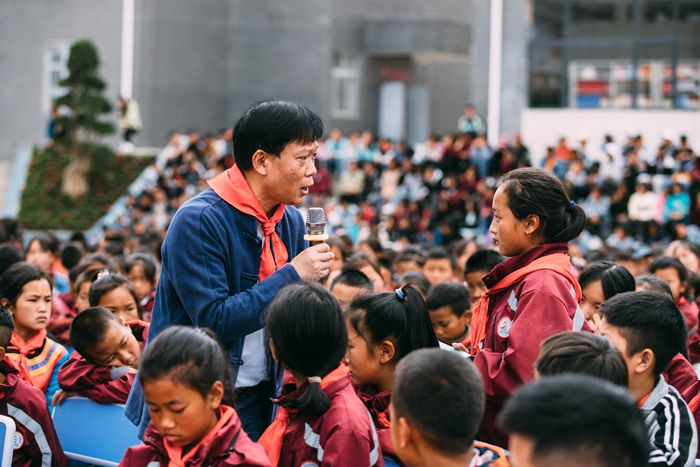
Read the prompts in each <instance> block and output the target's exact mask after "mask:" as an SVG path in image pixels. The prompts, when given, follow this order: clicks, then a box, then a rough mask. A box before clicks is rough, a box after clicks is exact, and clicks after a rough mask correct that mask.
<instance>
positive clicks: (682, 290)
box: [649, 256, 700, 364]
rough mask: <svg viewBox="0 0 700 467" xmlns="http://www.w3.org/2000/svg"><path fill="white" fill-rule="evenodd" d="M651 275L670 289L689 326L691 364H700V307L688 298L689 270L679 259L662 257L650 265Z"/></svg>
mask: <svg viewBox="0 0 700 467" xmlns="http://www.w3.org/2000/svg"><path fill="white" fill-rule="evenodd" d="M649 273H651V274H653V275H655V276H656V277H658V278H660V279H663V280H664V281H665V282H666V283H667V284H668V286H669V287H670V289H671V294H672V295H673V300H674V301H675V302H676V306H677V307H678V308H679V309H680V310H681V313H683V316H684V317H685V322H686V324H687V325H688V348H689V349H693V352H692V353H691V354H690V355H689V357H690V363H692V364H696V363H700V355H698V352H697V349H698V348H699V347H700V345H699V342H700V335H699V334H698V332H699V329H698V306H697V304H696V303H695V300H694V299H693V298H691V297H688V270H687V269H686V268H685V266H683V263H681V261H680V260H679V259H678V258H675V257H673V256H662V257H660V258H657V259H655V260H654V261H653V262H652V263H651V264H650V265H649Z"/></svg>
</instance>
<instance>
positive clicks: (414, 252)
mask: <svg viewBox="0 0 700 467" xmlns="http://www.w3.org/2000/svg"><path fill="white" fill-rule="evenodd" d="M394 264H395V265H396V268H395V269H396V273H397V274H398V275H399V276H401V275H403V274H406V273H407V272H422V271H423V266H424V265H425V256H424V255H423V252H422V250H421V249H420V248H418V247H406V248H405V249H404V250H403V251H401V252H400V253H399V254H397V255H396V258H395V259H394Z"/></svg>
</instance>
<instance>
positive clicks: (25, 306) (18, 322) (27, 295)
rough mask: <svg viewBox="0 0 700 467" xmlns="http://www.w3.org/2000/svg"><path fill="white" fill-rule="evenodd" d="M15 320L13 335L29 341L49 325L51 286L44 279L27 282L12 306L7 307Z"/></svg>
mask: <svg viewBox="0 0 700 467" xmlns="http://www.w3.org/2000/svg"><path fill="white" fill-rule="evenodd" d="M7 309H8V310H9V311H10V313H12V318H13V319H14V320H15V331H14V332H15V333H17V335H18V336H20V337H21V338H22V339H24V340H25V341H27V340H29V339H31V338H32V336H34V334H36V333H37V331H40V330H42V329H44V328H45V327H46V325H47V324H49V317H50V316H51V285H50V284H49V281H47V280H46V279H40V280H36V281H31V282H27V283H26V284H25V285H24V287H22V293H20V294H19V297H17V301H16V302H15V304H14V305H9V306H7Z"/></svg>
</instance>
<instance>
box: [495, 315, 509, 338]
mask: <svg viewBox="0 0 700 467" xmlns="http://www.w3.org/2000/svg"><path fill="white" fill-rule="evenodd" d="M512 324H513V322H512V321H511V320H510V318H503V319H502V320H500V321H499V322H498V326H496V332H497V333H498V335H499V336H501V337H503V338H504V339H505V338H506V337H508V336H510V326H511V325H512Z"/></svg>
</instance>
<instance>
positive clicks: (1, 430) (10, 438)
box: [0, 415, 17, 467]
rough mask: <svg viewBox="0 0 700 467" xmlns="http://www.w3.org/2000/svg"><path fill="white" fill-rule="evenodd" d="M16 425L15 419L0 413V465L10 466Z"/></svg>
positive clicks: (1, 466) (3, 466)
mask: <svg viewBox="0 0 700 467" xmlns="http://www.w3.org/2000/svg"><path fill="white" fill-rule="evenodd" d="M16 430H17V426H16V425H15V421H14V420H12V419H11V418H10V417H8V416H6V415H0V443H2V444H1V445H0V447H2V450H0V467H10V466H11V465H12V456H13V454H14V449H13V448H14V446H13V444H14V440H15V431H16Z"/></svg>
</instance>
